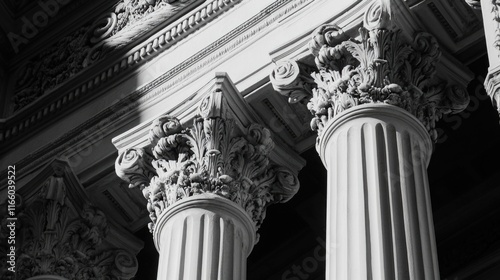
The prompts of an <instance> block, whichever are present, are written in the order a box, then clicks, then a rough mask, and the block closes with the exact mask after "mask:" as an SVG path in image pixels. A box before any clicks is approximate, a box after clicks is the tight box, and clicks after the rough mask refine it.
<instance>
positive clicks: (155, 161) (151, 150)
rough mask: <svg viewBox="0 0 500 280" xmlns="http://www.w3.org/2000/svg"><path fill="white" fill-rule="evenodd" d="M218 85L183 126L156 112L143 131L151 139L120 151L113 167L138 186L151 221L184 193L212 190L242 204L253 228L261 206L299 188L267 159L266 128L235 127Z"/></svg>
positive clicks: (288, 174)
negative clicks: (190, 122)
mask: <svg viewBox="0 0 500 280" xmlns="http://www.w3.org/2000/svg"><path fill="white" fill-rule="evenodd" d="M232 114H233V113H232V110H231V109H230V108H229V106H228V104H227V101H226V100H225V97H224V96H223V94H222V92H221V91H220V90H215V91H213V92H211V93H210V94H209V95H208V96H206V97H205V98H204V99H203V101H202V102H201V104H200V105H199V108H198V116H197V117H196V118H195V119H194V120H193V122H192V125H191V126H190V127H187V128H185V127H184V126H182V125H181V123H180V121H179V120H178V119H176V118H175V117H171V116H167V115H165V116H161V117H160V118H158V119H157V120H155V121H154V122H153V125H152V128H151V129H150V132H149V140H150V142H151V145H150V146H148V147H147V148H144V149H143V148H131V149H126V150H124V151H122V152H121V153H120V154H119V156H118V158H117V160H116V165H115V167H116V173H117V174H118V176H119V177H120V178H122V179H124V180H126V181H128V182H129V183H130V187H139V188H141V190H142V192H143V194H144V197H145V198H146V200H147V201H148V203H147V208H148V211H149V212H150V217H151V220H152V223H150V230H151V231H153V230H154V229H155V223H156V221H157V219H158V217H159V216H160V214H161V213H162V212H163V211H165V209H167V208H169V207H170V206H171V205H173V204H175V203H176V202H177V201H180V200H182V199H184V198H188V197H192V196H197V195H200V194H216V195H218V196H220V197H224V198H227V199H229V200H231V201H233V202H235V203H237V204H238V205H240V206H241V207H242V209H244V210H245V211H246V212H247V213H248V215H249V216H250V217H251V218H252V220H253V222H254V223H255V226H256V227H257V228H258V227H259V226H260V224H261V223H262V221H263V219H264V217H265V211H266V208H267V207H268V206H269V205H270V204H273V203H278V202H285V201H287V200H289V199H290V198H291V197H292V196H293V195H294V194H295V193H296V192H297V191H298V188H299V182H298V179H297V177H296V175H295V174H294V173H293V172H292V171H291V170H288V169H287V168H285V167H280V166H276V165H274V164H272V163H271V162H270V160H269V155H270V153H271V151H272V150H273V147H274V143H273V141H272V139H271V134H270V132H269V130H268V129H266V128H264V127H263V126H261V125H259V124H251V125H250V126H249V127H247V128H243V129H240V128H239V127H238V126H236V125H235V121H234V116H232Z"/></svg>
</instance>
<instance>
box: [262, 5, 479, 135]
mask: <svg viewBox="0 0 500 280" xmlns="http://www.w3.org/2000/svg"><path fill="white" fill-rule="evenodd" d="M413 35H414V36H413V38H414V39H413V41H409V40H408V39H407V37H406V36H405V35H403V33H402V32H401V31H400V30H398V29H396V28H394V26H393V20H392V14H391V11H390V8H389V5H385V4H384V5H383V4H381V2H380V1H375V2H374V3H373V4H372V5H371V6H370V7H369V9H368V10H367V12H366V13H365V17H364V22H363V27H361V28H360V29H359V36H358V37H356V38H349V37H348V36H346V35H345V33H344V32H343V30H342V29H341V28H340V27H338V26H336V25H324V26H320V27H319V28H317V29H316V30H315V31H314V32H313V35H312V40H311V41H310V43H309V49H310V51H311V53H312V54H313V55H314V57H315V63H316V67H317V68H318V71H315V72H313V73H312V74H311V76H312V77H313V79H314V83H315V85H314V88H313V89H312V94H311V95H310V96H309V98H310V99H309V102H308V103H307V107H308V109H309V110H310V111H311V113H312V114H313V115H314V117H313V119H312V121H311V128H312V129H313V130H317V131H318V133H319V134H320V135H321V132H322V130H323V128H324V127H325V126H326V124H327V123H328V122H329V121H330V120H332V119H333V118H334V117H335V116H336V115H338V114H339V113H341V112H343V111H344V110H346V109H349V108H351V107H354V106H358V105H360V104H366V103H385V104H391V105H395V106H398V107H400V108H403V109H405V110H407V111H408V112H410V113H411V114H413V115H414V116H416V117H417V118H418V119H419V120H420V121H421V122H422V123H423V124H424V125H425V127H426V128H427V130H428V131H429V133H430V135H431V137H432V139H433V140H436V138H437V132H436V130H435V123H436V122H437V121H438V120H439V119H440V118H441V117H442V115H443V114H448V113H456V112H460V111H461V110H463V109H465V108H466V107H467V105H468V102H469V97H468V94H467V92H466V89H465V88H463V87H461V86H458V85H453V84H447V83H446V82H445V81H442V80H440V79H438V78H437V77H436V76H435V72H436V64H437V62H438V61H439V57H440V55H441V52H440V50H439V46H438V43H437V41H436V39H435V38H434V37H433V36H432V35H430V34H428V33H425V32H418V33H416V34H413ZM289 63H291V64H293V63H294V62H289ZM281 65H283V64H279V65H278V67H277V68H276V69H275V70H274V71H273V73H272V74H271V77H281V76H283V77H287V76H288V74H287V73H283V72H284V70H283V69H290V70H292V71H296V72H294V73H290V74H289V75H295V77H296V79H299V80H300V82H297V81H296V80H293V79H289V78H288V80H293V84H300V83H302V84H309V83H310V80H308V79H301V78H300V77H302V76H303V75H302V74H300V75H299V74H298V73H301V71H297V70H296V69H295V68H294V67H288V68H285V67H283V66H281ZM271 81H272V82H273V84H274V85H275V87H277V85H276V84H278V83H277V82H276V81H277V79H273V78H271ZM283 81H284V80H280V81H279V82H281V83H283ZM279 87H285V85H283V84H279Z"/></svg>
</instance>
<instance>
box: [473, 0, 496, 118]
mask: <svg viewBox="0 0 500 280" xmlns="http://www.w3.org/2000/svg"><path fill="white" fill-rule="evenodd" d="M465 1H466V2H467V3H468V4H469V5H470V6H472V7H473V8H476V9H479V8H481V10H482V15H483V24H484V36H485V38H486V48H487V51H488V60H489V64H490V65H489V68H488V75H487V77H486V79H485V81H484V87H485V89H486V93H487V94H488V95H489V96H490V98H491V100H492V101H493V104H494V105H495V106H496V107H497V110H498V111H499V113H500V1H497V0H484V1H479V0H465Z"/></svg>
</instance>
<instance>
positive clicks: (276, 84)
mask: <svg viewBox="0 0 500 280" xmlns="http://www.w3.org/2000/svg"><path fill="white" fill-rule="evenodd" d="M306 67H307V66H306V65H302V66H301V67H299V62H297V61H289V60H287V61H279V62H277V63H276V66H275V68H274V71H273V72H272V73H271V75H270V76H269V78H270V80H271V82H272V85H273V88H274V90H276V91H277V92H279V93H280V94H281V95H284V96H286V97H288V102H290V103H297V102H304V101H307V100H309V99H310V98H311V96H312V86H313V85H314V80H313V79H312V78H311V75H310V73H308V72H307V71H306V70H305V68H306Z"/></svg>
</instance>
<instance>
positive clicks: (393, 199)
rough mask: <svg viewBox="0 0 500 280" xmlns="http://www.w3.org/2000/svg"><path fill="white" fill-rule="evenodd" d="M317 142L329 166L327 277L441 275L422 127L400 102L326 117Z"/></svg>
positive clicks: (427, 142) (376, 278)
mask: <svg viewBox="0 0 500 280" xmlns="http://www.w3.org/2000/svg"><path fill="white" fill-rule="evenodd" d="M317 148H318V151H319V154H320V156H321V158H322V160H323V163H324V165H325V166H326V168H327V170H328V201H327V258H326V262H327V263H326V270H327V271H326V275H327V276H326V279H328V280H333V279H335V280H347V279H348V280H355V279H373V280H386V279H404V280H407V279H422V280H431V279H439V271H438V264H437V254H436V245H435V238H434V229H433V220H432V210H431V201H430V195H429V186H428V179H427V171H426V168H427V165H428V163H429V159H430V155H431V150H432V144H431V140H430V137H429V134H428V132H427V131H426V129H425V127H424V126H423V125H422V124H421V123H420V122H419V121H418V120H417V119H416V118H415V117H414V116H412V115H410V114H409V113H408V112H406V111H405V110H402V109H400V108H398V107H395V106H391V105H386V104H366V105H360V106H356V107H353V108H350V109H349V110H346V111H344V112H343V113H341V114H339V115H337V116H336V117H335V119H333V120H332V121H330V122H328V124H327V125H326V126H325V129H324V131H323V133H322V134H321V135H320V139H319V142H318V147H317Z"/></svg>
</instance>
